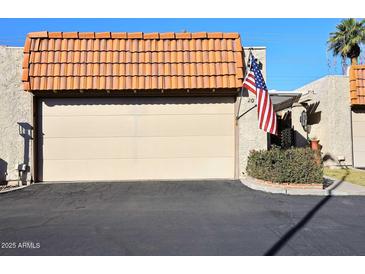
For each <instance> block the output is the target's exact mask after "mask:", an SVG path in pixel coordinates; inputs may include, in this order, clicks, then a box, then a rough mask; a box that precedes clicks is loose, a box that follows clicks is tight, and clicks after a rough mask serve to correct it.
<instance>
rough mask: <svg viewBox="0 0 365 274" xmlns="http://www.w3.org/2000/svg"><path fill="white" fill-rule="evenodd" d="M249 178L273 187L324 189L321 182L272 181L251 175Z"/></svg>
mask: <svg viewBox="0 0 365 274" xmlns="http://www.w3.org/2000/svg"><path fill="white" fill-rule="evenodd" d="M251 179H252V180H253V181H254V182H255V183H256V184H260V185H262V186H269V187H275V188H279V189H288V188H290V189H321V190H322V189H324V185H323V184H300V183H299V184H294V183H274V182H272V181H264V180H260V179H257V178H253V177H251Z"/></svg>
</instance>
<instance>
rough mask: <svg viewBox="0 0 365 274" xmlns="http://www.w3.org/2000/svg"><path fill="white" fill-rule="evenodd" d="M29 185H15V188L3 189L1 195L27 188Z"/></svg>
mask: <svg viewBox="0 0 365 274" xmlns="http://www.w3.org/2000/svg"><path fill="white" fill-rule="evenodd" d="M28 186H30V185H26V186H19V187H13V188H10V189H7V190H3V191H0V195H1V194H5V193H9V192H12V191H16V190H20V189H23V188H26V187H28Z"/></svg>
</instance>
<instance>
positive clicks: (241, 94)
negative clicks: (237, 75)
mask: <svg viewBox="0 0 365 274" xmlns="http://www.w3.org/2000/svg"><path fill="white" fill-rule="evenodd" d="M248 50H249V53H248V59H247V64H246V68H248V64H250V61H251V58H253V54H252V50H253V48H249V49H248ZM246 76H247V70H246V69H245V77H244V78H243V79H245V78H246ZM242 97H243V85H242V87H241V91H240V102H239V104H238V110H237V115H236V121H238V120H239V119H240V118H241V117H242V116H243V115H245V114H246V113H247V112H249V111H251V110H252V109H254V108H255V107H256V106H257V105H254V106H253V107H252V108H250V109H249V110H247V111H245V112H244V113H242V114H241V115H240V109H241V102H242Z"/></svg>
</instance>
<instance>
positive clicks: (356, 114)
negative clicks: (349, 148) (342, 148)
mask: <svg viewBox="0 0 365 274" xmlns="http://www.w3.org/2000/svg"><path fill="white" fill-rule="evenodd" d="M352 134H353V140H354V141H353V150H354V166H355V167H362V168H365V110H354V111H352Z"/></svg>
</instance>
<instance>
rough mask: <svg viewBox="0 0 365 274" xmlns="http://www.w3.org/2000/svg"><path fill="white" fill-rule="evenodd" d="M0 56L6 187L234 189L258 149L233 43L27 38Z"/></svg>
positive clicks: (117, 36) (189, 38)
mask: <svg viewBox="0 0 365 274" xmlns="http://www.w3.org/2000/svg"><path fill="white" fill-rule="evenodd" d="M23 51H24V54H23ZM253 51H254V54H255V55H256V57H257V58H258V59H259V61H260V62H261V63H262V64H263V74H264V76H265V69H266V62H265V61H266V60H265V57H266V56H265V52H266V51H265V48H262V47H260V48H254V49H253ZM0 53H1V56H0V57H1V59H2V61H1V63H0V69H1V71H2V72H4V73H5V74H6V75H5V76H3V75H1V76H0V79H1V82H0V84H1V85H0V98H1V100H0V113H1V116H0V122H1V130H2V136H1V138H2V140H1V143H0V149H1V150H0V151H1V154H0V158H2V161H3V162H4V163H3V164H2V166H3V170H5V171H2V172H3V173H4V174H5V172H6V173H7V177H6V179H7V180H16V179H18V170H19V169H20V170H22V171H21V174H22V176H23V177H22V181H29V180H33V181H103V180H104V181H105V180H110V181H115V180H152V179H175V180H176V179H216V178H224V179H234V178H239V177H240V176H242V174H243V172H244V171H245V165H246V161H247V156H248V154H249V151H250V150H251V149H262V148H266V147H267V135H266V134H265V133H264V132H262V131H261V130H259V129H258V126H257V113H256V110H254V109H252V110H250V109H251V108H252V106H254V104H255V98H254V96H253V95H252V94H245V98H244V100H237V98H238V95H239V94H240V88H241V85H242V81H243V77H244V73H245V68H244V63H245V59H247V53H246V54H245V50H244V49H243V48H242V45H241V40H240V36H239V35H238V34H237V33H205V32H202V33H148V34H143V33H109V32H105V33H93V32H90V33H77V32H73V33H61V32H36V33H30V34H29V35H28V36H27V39H26V42H25V46H24V49H11V48H5V47H1V48H0ZM3 60H4V61H3ZM21 69H22V71H23V72H22V75H21V76H20V73H21ZM20 80H21V81H22V82H23V87H22V86H21V83H20ZM23 88H24V90H25V91H24V90H23ZM240 102H241V105H240V106H239V103H240ZM238 109H240V113H245V115H244V116H242V118H241V119H239V120H238V121H236V119H235V117H236V115H237V111H238ZM247 110H249V111H247ZM246 111H247V113H246ZM19 164H22V165H20V167H19V166H18V165H19Z"/></svg>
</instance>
